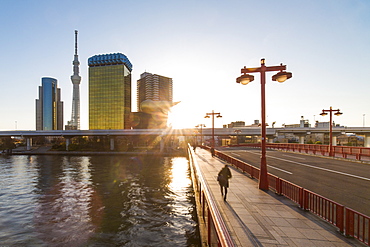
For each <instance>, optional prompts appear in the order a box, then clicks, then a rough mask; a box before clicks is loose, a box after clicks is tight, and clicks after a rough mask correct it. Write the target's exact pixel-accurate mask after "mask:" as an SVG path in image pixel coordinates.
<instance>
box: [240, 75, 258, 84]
mask: <svg viewBox="0 0 370 247" xmlns="http://www.w3.org/2000/svg"><path fill="white" fill-rule="evenodd" d="M253 80H254V76H253V75H248V74H244V75H241V76H239V77H238V78H236V82H237V83H240V84H243V85H247V84H248V83H250V82H251V81H253Z"/></svg>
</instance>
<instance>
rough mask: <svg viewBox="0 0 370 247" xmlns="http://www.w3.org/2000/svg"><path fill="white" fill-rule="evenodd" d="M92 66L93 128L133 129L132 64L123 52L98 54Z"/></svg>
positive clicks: (91, 122)
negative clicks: (131, 119)
mask: <svg viewBox="0 0 370 247" xmlns="http://www.w3.org/2000/svg"><path fill="white" fill-rule="evenodd" d="M88 65H89V129H129V128H130V127H131V124H130V114H131V71H132V64H131V63H130V61H129V60H128V58H127V57H126V56H125V55H123V54H121V53H115V54H106V55H96V56H93V57H90V58H89V59H88Z"/></svg>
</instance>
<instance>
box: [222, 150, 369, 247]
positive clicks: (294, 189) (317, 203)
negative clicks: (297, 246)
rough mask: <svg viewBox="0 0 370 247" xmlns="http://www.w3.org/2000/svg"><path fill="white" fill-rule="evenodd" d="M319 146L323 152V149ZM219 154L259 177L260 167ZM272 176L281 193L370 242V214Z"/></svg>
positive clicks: (342, 230)
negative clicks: (364, 213) (367, 214)
mask: <svg viewBox="0 0 370 247" xmlns="http://www.w3.org/2000/svg"><path fill="white" fill-rule="evenodd" d="M297 145H300V144H297ZM275 147H276V146H275ZM298 147H299V146H298ZM298 147H295V149H298ZM279 148H284V145H279ZM289 148H292V147H289ZM301 150H302V149H301ZM315 150H316V151H319V152H322V151H321V150H320V149H315ZM215 154H216V156H217V157H219V158H220V159H223V160H225V161H227V162H228V163H230V164H232V165H233V166H235V167H237V168H238V169H240V170H241V171H243V172H245V173H247V174H249V175H250V176H251V177H252V178H254V177H255V178H257V179H258V177H259V169H258V168H256V167H253V166H251V165H249V164H248V163H246V162H244V161H241V160H239V159H237V158H234V157H232V156H230V155H227V154H225V153H222V152H218V151H216V152H215ZM268 179H269V184H270V189H273V190H274V191H275V192H276V193H277V194H279V195H283V196H285V197H287V198H288V199H290V200H292V201H294V202H295V203H297V204H298V205H299V206H300V207H301V208H302V209H303V210H308V211H310V212H312V213H314V214H316V215H318V216H319V217H321V218H322V219H324V220H326V221H327V222H329V223H331V224H333V225H334V226H336V227H338V229H339V231H340V232H341V233H344V234H345V235H346V236H349V237H354V238H357V239H358V240H360V241H361V242H363V243H365V244H366V245H368V246H370V240H369V238H370V217H369V216H366V215H363V214H361V213H358V212H356V211H354V210H352V209H350V208H346V207H344V206H343V205H341V204H339V203H336V202H334V201H332V200H329V199H327V198H325V197H323V196H321V195H318V194H316V193H314V192H312V191H309V190H306V189H304V188H302V187H300V186H297V185H295V184H293V183H291V182H288V181H286V180H284V179H281V178H279V177H277V176H275V175H272V174H268Z"/></svg>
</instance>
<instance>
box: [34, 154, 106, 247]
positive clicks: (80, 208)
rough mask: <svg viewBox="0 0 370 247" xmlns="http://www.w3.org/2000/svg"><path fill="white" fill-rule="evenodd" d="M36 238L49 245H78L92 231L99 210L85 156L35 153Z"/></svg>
mask: <svg viewBox="0 0 370 247" xmlns="http://www.w3.org/2000/svg"><path fill="white" fill-rule="evenodd" d="M38 159H39V162H38V163H39V164H40V167H39V173H40V176H39V185H38V187H39V189H40V191H39V193H40V194H41V195H40V197H39V199H38V207H37V209H36V211H35V214H34V222H35V228H36V231H37V232H38V234H39V238H40V239H42V240H43V241H44V242H45V243H47V244H48V245H49V244H50V245H53V246H58V245H60V246H67V245H68V246H80V245H81V244H84V243H86V242H87V241H88V239H89V238H90V237H91V236H92V235H93V234H94V232H95V231H96V229H97V227H98V225H99V223H100V221H101V218H102V213H103V208H102V203H101V200H100V198H99V195H98V194H97V193H96V191H95V190H94V187H93V185H92V182H91V179H90V178H91V173H90V169H89V158H87V157H63V156H39V157H38Z"/></svg>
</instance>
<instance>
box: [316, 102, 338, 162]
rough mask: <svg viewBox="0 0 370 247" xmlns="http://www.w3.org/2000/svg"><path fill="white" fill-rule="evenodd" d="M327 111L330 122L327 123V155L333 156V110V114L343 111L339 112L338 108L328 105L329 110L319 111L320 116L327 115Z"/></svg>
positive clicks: (336, 114)
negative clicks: (334, 108)
mask: <svg viewBox="0 0 370 247" xmlns="http://www.w3.org/2000/svg"><path fill="white" fill-rule="evenodd" d="M327 112H329V113H330V123H329V156H334V155H333V112H335V113H334V115H335V116H340V115H342V114H343V113H342V112H340V110H339V109H337V110H333V109H332V108H331V106H330V110H322V112H321V113H320V115H321V116H326V115H328V114H327Z"/></svg>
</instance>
